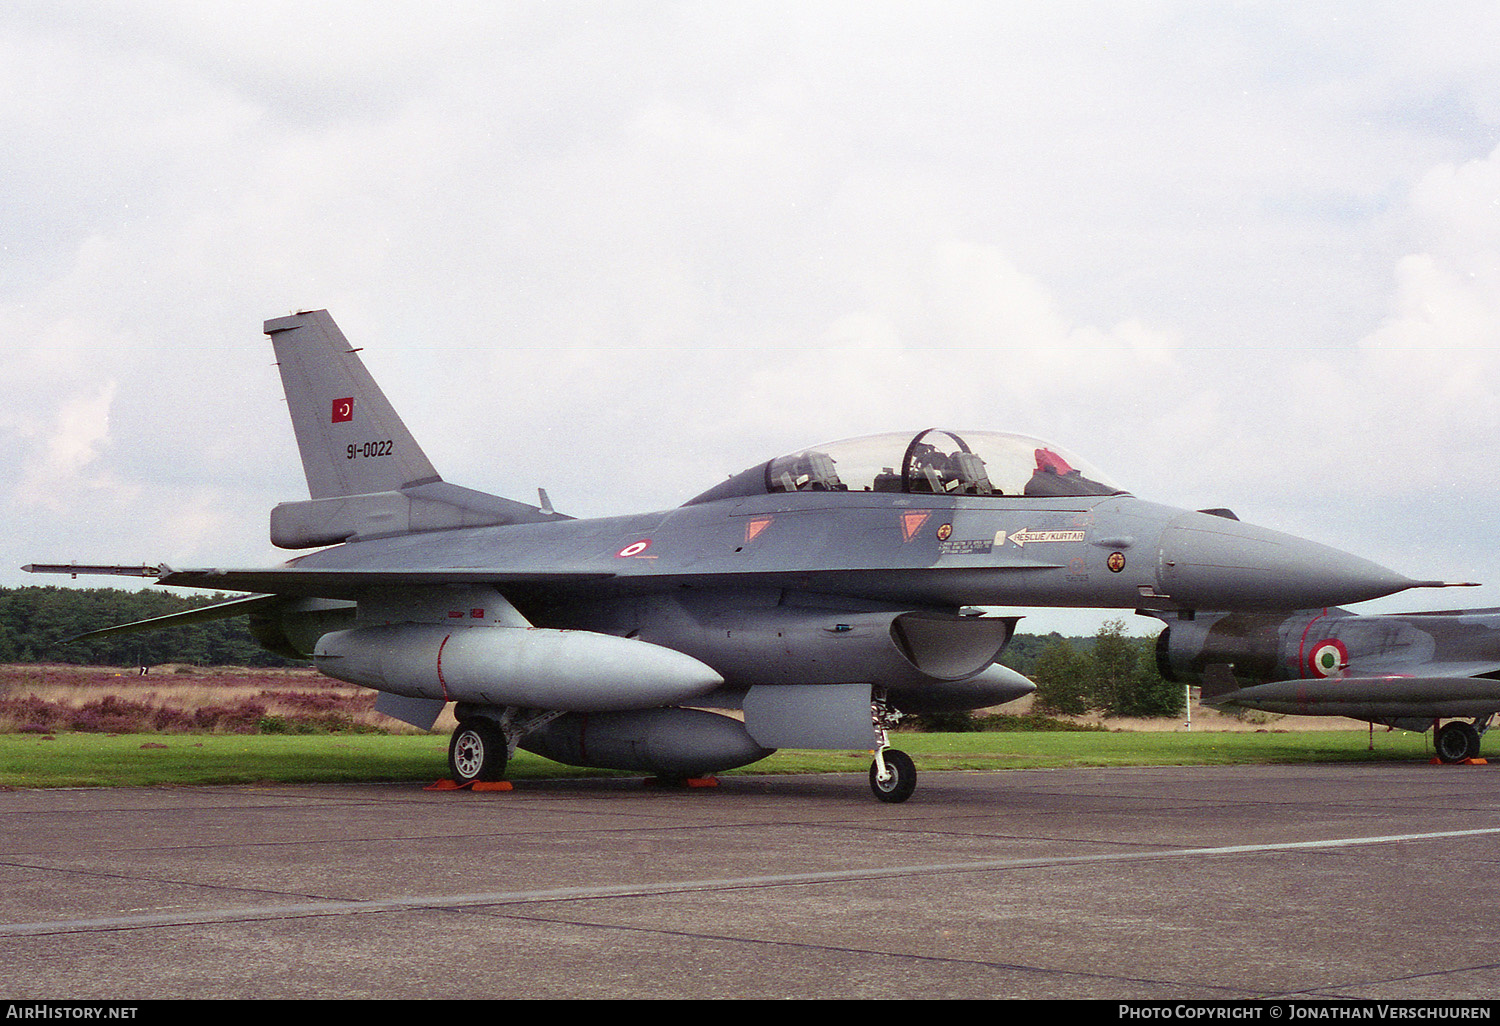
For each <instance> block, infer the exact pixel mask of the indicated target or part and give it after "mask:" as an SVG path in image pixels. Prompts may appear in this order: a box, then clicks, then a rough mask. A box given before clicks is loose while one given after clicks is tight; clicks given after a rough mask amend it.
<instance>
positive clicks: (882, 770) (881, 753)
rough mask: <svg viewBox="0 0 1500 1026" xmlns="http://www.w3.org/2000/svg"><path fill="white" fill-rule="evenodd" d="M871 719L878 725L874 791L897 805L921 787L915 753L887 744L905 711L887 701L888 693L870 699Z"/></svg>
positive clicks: (872, 765)
mask: <svg viewBox="0 0 1500 1026" xmlns="http://www.w3.org/2000/svg"><path fill="white" fill-rule="evenodd" d="M870 718H871V720H872V721H873V723H874V726H875V741H876V745H877V747H876V749H875V761H874V762H872V763H870V790H871V792H873V793H874V795H875V797H876V798H879V799H880V800H881V801H883V802H888V803H890V804H893V805H894V804H896V803H898V802H904V801H906V799H908V798H910V797H911V793H912V792H913V791H915V790H916V789H917V767H916V765H915V764H914V763H913V762H912V761H911V756H909V755H907V754H906V753H905V752H902V751H898V750H897V749H895V748H889V747H887V737H886V730H887V729H888V728H890V727H894V726H895V725H896V722H897V721H898V720H900V718H901V714H900V713H898V712H896V710H894V709H892V708H891V707H890V705H888V704H887V703H886V700H885V695H884V692H880V693H878V694H877V696H876V697H875V698H873V699H872V700H871V702H870Z"/></svg>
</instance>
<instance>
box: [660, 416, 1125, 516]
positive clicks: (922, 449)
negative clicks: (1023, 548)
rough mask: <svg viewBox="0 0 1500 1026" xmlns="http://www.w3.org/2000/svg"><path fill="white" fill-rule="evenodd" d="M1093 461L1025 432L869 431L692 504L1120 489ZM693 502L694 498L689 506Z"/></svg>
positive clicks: (738, 478)
mask: <svg viewBox="0 0 1500 1026" xmlns="http://www.w3.org/2000/svg"><path fill="white" fill-rule="evenodd" d="M1122 490H1123V489H1121V488H1119V487H1118V486H1117V485H1115V484H1113V483H1112V482H1111V481H1110V480H1109V479H1108V478H1107V477H1105V476H1104V475H1103V474H1101V473H1100V472H1099V471H1098V470H1097V469H1095V468H1094V467H1093V465H1092V464H1090V463H1088V462H1086V461H1084V460H1082V459H1079V458H1078V457H1077V456H1074V455H1073V454H1072V453H1070V452H1068V451H1067V450H1065V449H1062V448H1059V447H1058V446H1055V445H1052V444H1050V443H1047V442H1043V441H1040V440H1038V439H1035V438H1028V437H1026V436H1025V435H1012V434H1004V433H1001V432H995V431H966V432H964V433H963V435H961V436H960V435H958V434H956V433H955V432H952V431H940V430H938V429H937V428H929V429H928V430H926V431H920V432H918V433H917V434H916V435H915V436H912V435H907V434H887V435H868V436H866V437H864V438H850V439H846V440H844V441H842V442H829V443H827V444H826V445H819V446H815V447H813V448H811V449H803V450H802V451H801V452H794V453H791V454H789V455H786V456H779V457H777V458H776V459H774V460H771V461H770V462H768V463H766V464H764V465H762V466H760V467H754V468H751V469H750V470H747V471H745V472H744V473H742V474H737V475H735V476H734V477H732V478H730V479H729V480H728V481H725V482H724V483H723V484H721V485H719V486H718V487H716V488H712V489H710V490H708V491H707V492H704V493H703V494H702V495H700V496H698V497H697V498H696V499H694V500H692V502H693V503H698V502H709V501H712V500H714V499H724V498H729V497H731V496H736V495H762V494H767V493H774V492H907V493H917V494H927V495H976V496H982V495H991V496H1029V497H1035V498H1042V497H1053V496H1060V495H1115V494H1118V493H1119V492H1121V491H1122ZM691 504H692V503H689V505H691Z"/></svg>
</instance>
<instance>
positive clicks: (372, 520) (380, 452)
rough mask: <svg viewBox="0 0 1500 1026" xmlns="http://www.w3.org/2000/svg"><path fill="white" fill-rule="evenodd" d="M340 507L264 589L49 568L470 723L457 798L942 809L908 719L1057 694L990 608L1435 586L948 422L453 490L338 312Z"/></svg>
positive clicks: (317, 333)
mask: <svg viewBox="0 0 1500 1026" xmlns="http://www.w3.org/2000/svg"><path fill="white" fill-rule="evenodd" d="M265 331H266V333H267V334H268V335H270V336H271V341H272V344H273V346H274V348H275V350H276V356H277V360H278V364H279V367H280V371H281V376H282V382H283V385H284V386H285V390H286V397H287V401H288V405H289V407H290V411H291V416H292V424H293V428H294V430H295V433H296V437H297V444H298V447H299V449H300V451H301V455H302V464H303V469H304V470H305V471H306V475H307V483H308V489H309V492H310V498H309V499H306V500H302V501H296V502H288V503H283V504H281V505H279V506H277V507H276V508H275V509H274V510H273V511H272V512H271V540H272V541H273V542H274V543H275V544H276V545H278V546H280V547H283V548H288V549H317V550H318V551H315V552H312V553H310V554H308V555H304V556H301V557H300V558H297V559H293V560H291V561H290V562H287V563H285V564H282V565H279V566H274V567H267V568H259V569H256V568H248V569H181V570H179V569H173V568H171V567H166V566H149V565H148V566H145V567H139V566H138V567H107V566H77V565H73V564H50V565H33V566H31V567H29V568H28V569H32V570H37V571H52V572H62V573H75V574H76V573H88V572H99V573H125V574H132V575H137V576H149V577H154V578H156V580H157V583H160V584H163V585H172V586H185V587H194V588H210V589H215V590H229V591H245V592H252V593H255V594H252V595H251V596H250V597H247V598H243V599H235V600H232V601H230V602H227V603H223V604H220V605H217V606H214V607H210V608H209V609H208V610H197V611H193V612H191V613H186V614H179V615H177V616H174V617H165V618H159V619H157V620H152V621H143V622H140V623H137V624H127V625H123V626H121V627H116V628H109V629H108V632H111V633H112V632H114V631H119V630H134V629H143V628H149V627H156V626H165V625H168V624H170V623H179V622H183V621H186V620H199V619H204V618H207V617H212V616H232V615H238V614H248V615H249V616H250V626H251V630H252V631H253V632H254V634H255V636H256V637H257V639H259V640H260V642H261V643H262V644H263V645H265V646H266V647H267V648H269V649H271V650H273V651H276V652H280V653H283V654H286V655H290V656H299V657H304V658H306V657H310V658H311V659H312V661H313V662H314V664H315V665H316V666H317V668H318V669H319V670H321V671H322V672H324V673H326V674H328V675H330V676H332V677H336V678H338V679H340V680H345V681H351V682H353V683H356V684H360V685H363V686H366V687H370V688H373V689H376V690H377V691H379V692H381V695H380V697H379V699H378V701H377V706H376V707H377V708H378V709H380V710H381V711H383V712H386V713H389V714H390V715H392V716H395V717H398V718H400V719H402V720H405V721H406V722H408V723H412V724H414V725H416V726H419V727H423V728H424V729H428V728H430V727H431V726H432V724H433V723H434V722H435V720H436V717H437V716H438V714H439V711H440V710H441V709H442V708H443V707H444V704H445V703H447V702H454V703H456V709H455V713H456V716H457V719H458V728H457V729H456V730H455V731H454V733H453V736H452V740H451V743H450V748H449V768H450V770H451V772H452V774H453V776H454V778H455V779H456V780H457V781H460V782H471V781H485V780H493V779H498V778H500V777H502V776H503V774H504V772H505V766H506V762H507V760H508V759H509V758H510V757H511V756H512V755H513V754H514V753H515V751H516V749H517V748H518V747H519V748H524V749H526V750H528V751H532V752H536V753H539V754H542V755H545V756H548V757H550V758H553V759H557V760H560V761H562V762H565V763H570V764H575V765H582V766H602V767H611V768H618V769H627V770H634V771H646V772H649V773H655V774H659V775H662V776H666V777H675V778H688V777H693V776H700V775H705V774H711V773H714V772H717V771H720V770H724V769H729V768H732V767H736V766H742V765H746V764H749V763H752V762H755V761H756V760H758V759H761V758H764V757H765V756H767V755H769V754H770V753H771V752H772V751H773V750H775V749H777V748H784V747H794V748H849V749H866V750H873V751H874V760H873V762H872V764H871V766H870V773H869V777H870V785H871V788H872V790H873V791H874V793H875V795H876V797H878V798H879V799H880V800H882V801H886V802H899V801H904V800H905V799H906V798H907V797H909V796H910V795H911V793H912V789H913V788H914V787H915V782H916V772H915V769H914V768H913V766H912V762H911V760H910V758H908V757H907V756H906V755H905V754H903V753H901V752H899V751H897V750H895V749H892V748H890V747H889V746H888V738H887V733H886V732H887V729H888V728H889V726H890V725H891V724H892V723H893V722H894V720H895V718H896V717H897V716H899V715H900V714H902V713H921V712H928V711H937V710H954V709H971V708H980V707H985V706H991V705H998V704H1001V703H1003V702H1006V701H1010V700H1012V699H1015V698H1018V697H1021V696H1022V695H1025V694H1027V693H1028V692H1030V691H1031V690H1032V684H1031V682H1030V681H1028V680H1026V679H1025V678H1024V677H1022V676H1021V675H1019V674H1017V673H1015V672H1013V671H1011V670H1009V669H1007V668H1005V667H1003V666H1001V665H999V664H998V663H997V662H996V660H997V658H998V657H999V655H1000V653H1001V652H1002V651H1003V650H1004V648H1005V646H1006V644H1007V643H1008V642H1009V640H1010V637H1011V635H1012V633H1013V631H1014V630H1015V625H1016V621H1017V619H1018V617H1016V616H1004V615H993V614H991V613H987V612H985V611H983V610H982V609H981V608H979V607H985V606H991V607H993V606H1004V607H1016V606H1078V607H1109V608H1130V609H1134V608H1142V607H1144V608H1150V609H1156V610H1193V609H1199V608H1209V609H1230V610H1264V609H1296V608H1307V607H1312V606H1323V605H1330V604H1334V603H1343V602H1357V601H1360V600H1363V599H1370V598H1375V597H1377V596H1381V595H1387V594H1390V593H1393V592H1398V591H1402V590H1404V589H1407V588H1412V587H1425V586H1436V585H1438V584H1439V583H1440V582H1435V581H1415V580H1411V579H1408V578H1406V577H1403V576H1401V575H1400V574H1397V573H1395V572H1393V571H1391V570H1387V569H1385V568H1384V567H1381V566H1377V565H1375V564H1374V563H1371V562H1368V561H1366V560H1363V559H1359V558H1356V557H1354V556H1351V555H1348V554H1346V553H1343V552H1339V551H1337V550H1335V549H1331V548H1328V547H1325V546H1322V545H1318V544H1315V543H1313V542H1310V541H1304V540H1302V539H1299V538H1294V537H1291V536H1289V535H1286V534H1279V533H1277V532H1274V531H1270V530H1265V529H1263V528H1258V527H1252V526H1250V525H1248V524H1242V523H1240V522H1239V521H1237V520H1235V519H1233V518H1232V514H1226V513H1225V511H1222V510H1219V511H1205V512H1194V511H1191V510H1182V509H1173V508H1170V507H1167V506H1160V505H1156V504H1153V503H1150V502H1146V501H1144V500H1141V499H1137V498H1135V497H1134V496H1132V495H1130V494H1129V493H1127V492H1126V491H1125V490H1123V489H1122V488H1120V487H1119V486H1118V485H1116V484H1114V483H1113V482H1112V481H1111V480H1110V479H1109V478H1108V477H1107V476H1106V475H1105V474H1104V473H1103V472H1102V471H1100V470H1098V469H1097V468H1095V467H1094V466H1092V465H1091V464H1089V463H1087V462H1085V461H1084V460H1083V459H1081V458H1080V457H1077V456H1075V455H1073V454H1072V453H1070V452H1068V451H1066V450H1065V449H1063V448H1061V447H1059V446H1055V445H1051V444H1048V443H1046V442H1042V441H1039V440H1037V439H1034V438H1027V437H1023V436H1020V435H1014V434H1002V433H995V432H977V431H976V432H970V431H963V432H957V431H948V430H938V429H927V430H921V431H909V432H905V433H899V434H886V435H877V436H873V437H865V438H855V439H850V440H846V441H839V442H832V443H828V444H826V445H817V446H813V447H812V448H808V449H803V450H800V451H798V452H794V453H790V454H788V455H784V456H779V457H777V458H775V459H771V460H769V461H767V462H765V463H762V464H760V465H758V466H755V467H751V468H750V469H748V470H745V471H743V472H741V473H739V474H735V475H733V476H731V477H729V478H728V480H726V481H723V482H722V483H720V484H718V485H717V486H715V487H713V488H710V489H709V490H708V491H706V492H704V493H703V494H701V495H698V496H696V497H694V498H691V499H689V500H688V501H687V502H685V503H684V504H683V505H681V506H679V507H677V508H676V509H672V510H667V511H664V512H657V513H646V514H640V515H635V516H622V517H610V518H605V519H591V520H578V519H573V518H571V517H567V516H564V515H562V514H559V513H557V512H556V511H554V510H553V509H552V507H551V503H550V502H549V501H547V499H546V497H545V493H542V494H541V500H542V501H541V504H540V505H535V506H534V505H529V504H526V503H521V502H517V501H514V500H511V499H505V498H501V497H499V496H496V495H490V494H486V493H483V492H477V491H473V490H471V489H467V488H462V487H459V486H456V485H453V484H449V483H448V482H446V481H444V480H443V479H442V478H441V477H439V475H438V473H437V471H436V470H435V469H434V467H433V465H432V464H431V462H429V460H428V458H427V456H426V455H425V454H424V453H423V451H422V450H421V448H420V447H419V446H418V445H417V443H416V441H415V440H414V439H413V437H412V435H411V433H410V432H408V430H407V428H406V427H405V425H404V424H403V423H402V422H401V419H400V418H399V417H398V416H397V415H396V412H395V411H394V410H393V409H392V408H391V406H390V404H389V403H388V402H387V400H386V398H385V396H384V394H383V393H382V392H381V391H380V389H379V387H378V386H377V385H376V384H375V382H374V381H373V380H372V378H371V377H370V375H369V373H368V372H367V371H366V369H365V367H364V365H363V363H362V362H361V360H360V358H359V357H358V356H357V355H356V354H355V350H354V349H352V348H351V347H350V345H349V343H348V341H347V340H346V339H345V338H344V335H343V333H342V332H341V331H340V330H339V329H338V327H337V325H335V324H334V322H333V319H332V318H331V317H330V316H329V315H328V313H327V311H321V310H320V311H315V312H305V313H299V314H296V315H293V316H290V317H283V318H279V319H276V320H271V321H267V322H266V324H265Z"/></svg>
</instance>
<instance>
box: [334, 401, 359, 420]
mask: <svg viewBox="0 0 1500 1026" xmlns="http://www.w3.org/2000/svg"><path fill="white" fill-rule="evenodd" d="M353 419H354V397H353V396H352V395H351V396H349V397H347V398H345V399H335V400H334V401H333V423H335V424H338V423H341V422H343V421H346V420H353Z"/></svg>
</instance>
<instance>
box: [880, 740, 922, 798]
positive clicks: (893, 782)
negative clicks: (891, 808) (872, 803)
mask: <svg viewBox="0 0 1500 1026" xmlns="http://www.w3.org/2000/svg"><path fill="white" fill-rule="evenodd" d="M880 754H881V758H882V759H884V760H885V768H886V770H887V771H888V773H889V776H887V777H886V779H884V780H882V779H881V778H880V763H878V762H871V763H870V790H871V791H873V792H874V793H875V797H876V798H879V799H880V800H881V801H883V802H889V803H891V804H895V803H896V802H904V801H906V799H908V798H910V797H911V793H912V792H913V791H915V790H916V789H917V767H916V765H915V764H914V763H913V762H912V761H911V756H909V755H907V754H906V753H905V752H900V751H897V750H896V749H894V748H890V749H887V750H886V751H884V752H882V753H880Z"/></svg>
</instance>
